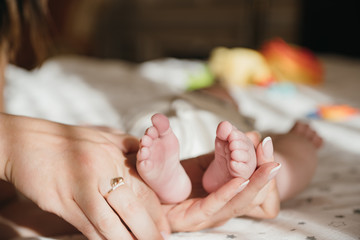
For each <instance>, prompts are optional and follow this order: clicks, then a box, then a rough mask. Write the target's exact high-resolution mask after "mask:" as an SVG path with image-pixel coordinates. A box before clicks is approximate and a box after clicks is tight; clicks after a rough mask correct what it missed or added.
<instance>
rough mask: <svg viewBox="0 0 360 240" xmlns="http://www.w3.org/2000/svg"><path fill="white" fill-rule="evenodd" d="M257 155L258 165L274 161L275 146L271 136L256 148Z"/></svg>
mask: <svg viewBox="0 0 360 240" xmlns="http://www.w3.org/2000/svg"><path fill="white" fill-rule="evenodd" d="M256 157H257V160H258V161H257V162H258V166H260V165H262V164H264V163H268V162H274V146H273V142H272V139H271V137H266V138H265V139H264V140H263V141H262V142H261V143H260V144H258V147H257V149H256Z"/></svg>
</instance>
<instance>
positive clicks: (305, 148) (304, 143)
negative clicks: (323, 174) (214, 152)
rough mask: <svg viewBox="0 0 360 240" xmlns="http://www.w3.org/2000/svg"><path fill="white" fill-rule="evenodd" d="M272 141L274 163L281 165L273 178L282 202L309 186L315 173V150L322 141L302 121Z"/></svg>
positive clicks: (274, 137)
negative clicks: (275, 180)
mask: <svg viewBox="0 0 360 240" xmlns="http://www.w3.org/2000/svg"><path fill="white" fill-rule="evenodd" d="M272 138H273V142H274V157H275V161H276V162H279V163H281V165H282V167H281V171H280V172H279V174H278V175H277V177H276V179H277V186H278V190H279V196H280V200H281V201H284V200H287V199H290V198H292V197H294V196H296V195H297V194H298V193H300V192H301V191H302V190H304V189H305V188H306V186H308V185H309V183H310V181H311V179H312V178H313V176H314V174H315V171H316V167H317V151H318V149H319V148H320V147H321V146H322V144H323V140H322V138H321V137H320V136H319V135H318V134H317V133H316V131H314V130H313V129H312V128H311V127H310V126H309V125H308V124H306V123H302V122H296V123H295V124H294V126H293V127H292V128H291V129H290V131H289V132H287V133H285V134H279V135H274V136H272ZM299 179H300V180H299Z"/></svg>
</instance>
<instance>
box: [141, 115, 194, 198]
mask: <svg viewBox="0 0 360 240" xmlns="http://www.w3.org/2000/svg"><path fill="white" fill-rule="evenodd" d="M151 121H152V124H153V126H151V127H150V128H148V129H147V130H146V133H145V135H144V136H143V137H142V139H141V142H140V150H139V152H138V154H137V163H136V167H137V171H138V172H139V174H140V176H141V177H142V179H143V180H144V181H145V182H146V183H147V184H148V185H149V186H150V187H151V188H152V189H153V190H154V191H155V192H156V194H157V195H158V197H159V198H160V200H161V201H162V202H163V203H176V202H180V201H182V200H184V199H186V198H187V197H188V196H189V194H190V192H191V182H190V179H189V177H188V176H187V174H186V172H185V170H184V169H183V167H182V166H181V164H180V160H179V143H178V140H177V138H176V136H175V134H174V133H173V131H172V129H171V128H170V123H169V120H168V119H167V117H166V116H164V115H162V114H155V115H154V116H153V117H152V118H151Z"/></svg>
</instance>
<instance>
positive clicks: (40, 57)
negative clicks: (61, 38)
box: [0, 0, 51, 67]
mask: <svg viewBox="0 0 360 240" xmlns="http://www.w3.org/2000/svg"><path fill="white" fill-rule="evenodd" d="M49 20H50V18H49V15H48V7H47V0H1V1H0V52H1V55H3V56H6V58H7V60H8V61H10V62H15V63H16V62H18V61H20V62H21V61H24V58H29V56H30V55H31V57H32V58H35V59H34V60H33V61H32V62H33V63H32V64H33V65H34V66H35V65H36V64H38V63H41V62H42V61H44V60H45V58H46V57H47V56H48V54H49V49H50V46H51V34H50V28H49V23H50V21H49ZM23 48H24V49H25V48H26V51H27V52H25V53H24V52H22V49H23ZM19 51H20V52H21V54H20V52H19ZM20 56H21V57H20ZM34 66H29V67H34Z"/></svg>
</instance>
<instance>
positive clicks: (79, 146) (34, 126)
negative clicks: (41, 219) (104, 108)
mask: <svg viewBox="0 0 360 240" xmlns="http://www.w3.org/2000/svg"><path fill="white" fill-rule="evenodd" d="M6 117H7V127H6V128H4V129H3V131H5V132H7V134H5V136H7V138H6V141H4V142H5V143H6V146H5V147H4V149H5V150H4V151H5V152H6V156H8V159H7V161H6V164H5V166H6V168H5V172H4V174H3V176H2V177H3V178H4V179H5V180H7V181H9V182H11V183H13V184H14V185H15V187H16V188H17V189H18V190H19V191H20V192H22V193H23V194H24V195H25V196H26V197H28V198H30V199H31V200H32V201H34V202H35V203H36V204H37V205H38V206H39V207H40V208H42V209H43V210H46V211H49V212H52V213H55V214H57V215H58V216H60V217H62V218H63V219H65V220H66V221H68V222H69V223H70V224H72V225H74V226H75V227H76V228H78V229H79V230H80V231H81V232H82V233H83V234H84V235H85V236H86V237H88V238H89V239H104V238H105V239H133V238H134V237H136V238H137V239H162V236H161V234H160V232H161V231H163V232H168V231H169V228H168V225H167V221H166V219H165V217H164V215H163V213H162V211H161V205H160V203H159V201H158V199H157V197H156V195H155V194H154V193H153V192H152V191H151V190H150V189H149V188H148V187H147V186H146V185H145V184H143V183H142V182H141V181H140V180H139V178H138V176H137V175H136V174H135V173H134V171H133V170H132V167H131V165H130V164H129V163H128V161H127V159H126V158H125V157H124V155H123V154H122V152H125V153H126V152H132V151H136V149H137V146H138V142H137V140H136V139H135V138H132V137H129V136H127V135H115V134H111V133H107V132H100V131H98V130H94V129H89V128H86V127H75V126H68V125H62V124H57V123H53V122H49V121H44V120H39V119H32V118H26V117H14V116H6ZM1 174H2V173H1ZM119 176H121V177H123V178H124V180H125V184H124V185H121V186H119V187H118V188H117V189H116V190H114V191H112V192H111V193H109V194H108V191H109V190H110V188H111V186H110V181H111V179H113V178H116V177H119ZM140 195H141V196H142V197H139V196H140ZM145 198H146V204H145ZM149 205H151V208H149ZM149 209H150V210H149Z"/></svg>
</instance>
